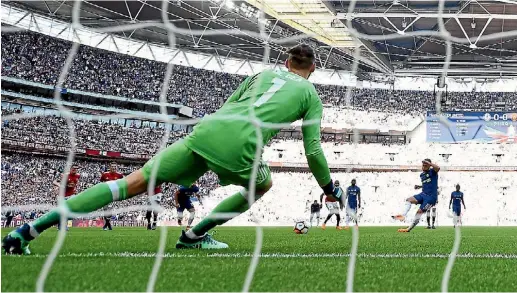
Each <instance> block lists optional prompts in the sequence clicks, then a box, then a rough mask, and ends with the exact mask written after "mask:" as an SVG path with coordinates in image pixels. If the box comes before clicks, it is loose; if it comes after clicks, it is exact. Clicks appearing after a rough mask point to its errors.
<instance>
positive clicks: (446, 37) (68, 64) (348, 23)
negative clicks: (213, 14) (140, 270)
mask: <svg viewBox="0 0 517 293" xmlns="http://www.w3.org/2000/svg"><path fill="white" fill-rule="evenodd" d="M359 2H360V1H355V0H353V1H350V3H349V6H348V7H349V8H348V13H347V14H346V18H345V19H342V20H341V21H342V24H343V27H342V29H343V30H344V31H346V32H347V33H349V34H350V35H351V36H352V37H354V38H357V39H363V40H370V41H381V42H384V41H390V40H397V39H400V38H407V37H435V38H439V39H441V40H443V41H444V42H445V49H446V56H445V63H444V66H443V70H442V72H441V80H445V79H446V77H447V74H448V69H449V63H450V60H451V57H452V51H453V44H455V43H459V44H472V42H474V41H487V40H499V39H501V38H503V37H504V38H507V37H515V36H517V30H515V31H507V32H504V33H494V34H487V35H483V36H480V37H479V38H478V37H477V36H476V37H475V38H474V37H472V38H470V39H467V38H457V37H454V36H452V35H451V34H450V33H449V32H448V31H447V29H446V27H445V19H444V18H443V17H442V16H441V15H442V14H443V13H444V11H445V1H443V0H441V1H438V12H437V14H438V17H437V23H438V29H437V30H414V31H406V30H396V31H395V32H393V33H383V34H380V35H368V34H364V33H361V32H359V31H357V30H356V29H354V27H355V26H354V25H353V21H354V18H355V16H354V14H355V13H356V12H357V11H358V10H357V9H356V7H357V5H358V4H359ZM257 3H259V5H258V6H257V7H256V8H257V9H258V10H259V11H260V13H259V21H258V32H257V31H245V30H237V29H228V30H227V29H224V30H223V29H219V30H218V29H213V30H188V31H187V30H185V29H181V28H178V27H177V26H175V25H174V22H171V21H170V19H169V15H168V13H167V11H168V10H170V9H171V8H170V7H171V6H172V5H174V4H173V3H170V2H169V1H162V7H161V8H162V19H157V20H152V21H142V22H135V23H129V24H124V25H118V26H116V25H113V26H108V27H104V28H90V27H87V25H83V24H82V23H81V21H80V8H81V5H82V2H81V1H75V2H74V4H73V11H72V21H71V27H72V29H73V30H79V29H88V30H95V31H98V32H102V33H117V32H130V31H133V30H135V29H143V28H146V27H160V28H162V29H163V30H165V31H166V32H167V37H168V46H170V48H171V49H174V48H176V37H177V36H178V35H192V37H201V36H217V35H221V34H231V35H234V36H239V35H246V36H253V37H255V38H259V39H262V40H264V50H263V56H264V57H263V65H264V67H265V68H273V67H276V64H272V63H271V62H270V58H269V56H270V45H271V44H275V45H283V44H291V43H293V42H300V43H301V42H303V41H304V40H306V39H307V38H311V37H315V36H314V35H308V34H298V35H295V36H292V37H288V38H282V39H275V38H270V37H269V35H270V32H269V31H268V29H267V28H266V26H265V23H266V21H265V19H266V18H269V17H268V16H267V15H266V14H265V13H264V12H263V11H265V9H264V8H265V6H266V5H267V1H257ZM4 12H6V10H5V9H4V8H3V13H4ZM5 17H6V16H5V15H2V18H3V19H4V18H5ZM336 21H339V20H337V19H336ZM11 24H13V26H12V27H4V28H3V31H2V34H8V33H15V32H17V31H20V30H24V29H27V28H28V27H20V25H21V23H11ZM34 25H37V23H34ZM28 29H31V28H28ZM32 29H33V28H32ZM83 41H84V40H80V38H77V41H76V42H74V43H73V45H72V46H71V48H70V50H69V52H68V55H67V58H66V61H65V63H64V66H63V67H62V70H61V72H60V75H59V78H58V80H57V83H56V87H55V92H54V105H55V107H56V109H58V110H59V112H60V113H61V116H62V117H64V118H65V119H66V122H67V125H68V131H69V138H70V148H69V151H68V155H67V161H66V165H65V168H64V170H63V172H64V173H68V172H69V171H70V169H71V167H72V165H73V162H74V159H75V157H76V152H77V143H76V129H75V126H74V122H73V121H72V119H73V118H75V117H77V114H76V113H74V112H73V111H72V110H71V109H70V107H67V106H66V105H65V104H64V101H63V98H62V95H63V93H62V91H61V89H63V88H64V82H65V80H66V79H67V76H68V74H69V73H70V70H71V68H72V63H73V62H74V58H76V57H77V53H78V50H79V47H80V46H81V45H82V44H81V43H80V42H83ZM41 49H42V50H45V48H41ZM363 50H364V48H363V46H361V45H360V42H357V45H356V46H355V47H354V48H352V51H353V53H352V57H353V61H352V75H356V74H357V72H358V68H359V67H360V64H361V62H363V61H364V59H365V58H366V57H364V56H365V54H362V53H363ZM173 68H174V64H173V63H172V62H169V63H168V64H167V67H166V73H165V77H164V79H163V84H162V86H161V92H160V95H159V99H158V101H159V103H160V104H161V106H160V114H159V115H155V117H154V119H155V120H157V121H161V122H164V123H165V124H166V125H167V126H166V127H165V129H170V128H171V126H170V125H172V124H176V125H177V124H185V125H195V124H196V122H197V120H196V119H191V120H181V121H180V120H172V119H170V118H169V114H168V113H167V108H166V107H165V105H166V104H167V103H168V101H167V92H168V90H169V88H170V87H169V84H170V81H171V76H172V72H173ZM346 86H347V87H346V91H347V92H346V98H345V100H344V101H343V102H344V105H343V106H346V107H352V106H353V105H352V92H353V90H354V89H355V87H356V86H359V85H358V84H357V82H356V84H355V85H352V86H349V85H348V84H347V85H346ZM446 93H447V91H446V90H443V87H439V88H437V89H436V91H435V95H434V96H435V99H436V103H435V105H436V108H435V109H436V113H437V117H439V118H438V120H439V121H438V122H439V123H441V124H443V125H445V127H447V128H448V129H449V130H450V131H451V134H452V136H455V135H456V134H455V133H452V128H451V126H450V125H449V122H448V120H447V119H445V118H443V116H441V115H440V113H441V112H442V107H443V106H444V105H445V104H444V100H446V98H447V97H446ZM249 113H250V115H249V116H243V117H227V119H235V120H240V121H244V120H245V121H249V122H251V123H252V124H253V125H254V127H255V128H256V134H257V138H258V139H257V152H256V157H255V163H254V165H253V172H252V175H251V176H250V178H256V175H257V172H258V167H259V163H260V161H261V155H262V152H261V150H262V148H263V147H264V146H263V145H262V143H261V141H262V139H261V136H262V132H261V129H262V128H264V127H267V128H276V129H281V128H288V127H290V124H276V125H272V124H270V123H267V122H265V121H260V120H259V119H258V118H257V117H256V116H255V115H254V108H253V107H251V105H250V110H249ZM43 115H45V114H42V113H31V114H27V113H19V114H10V115H7V116H4V117H3V120H4V121H6V120H8V121H13V120H23V119H26V118H32V117H36V116H43ZM105 117H109V118H117V117H120V118H130V117H131V118H139V116H138V115H134V114H132V115H128V114H127V113H122V114H117V115H110V116H105ZM144 118H147V117H144ZM434 122H436V121H434ZM317 123H320V121H303V125H309V124H317ZM354 133H355V134H356V135H354V136H353V143H354V144H358V143H359V135H358V130H357V129H354ZM169 135H170V132H169V131H165V134H164V136H163V137H162V139H161V145H160V148H159V149H160V150H161V149H164V148H165V147H166V146H167V142H168V141H169ZM158 166H159V164H154V168H153V171H152V172H151V179H150V184H149V186H148V194H149V195H153V194H154V188H155V186H156V176H157V171H158ZM348 172H351V170H348ZM255 183H256V182H255V180H251V181H250V182H249V186H248V189H249V192H248V201H249V203H250V204H253V202H254V201H255V189H256V186H255ZM65 188H66V182H65V181H64V180H63V182H61V185H60V189H59V194H60V197H59V201H58V208H59V209H60V213H61V216H62V217H61V225H62V226H65V225H66V221H67V218H69V217H99V216H101V215H109V214H117V213H121V212H128V211H141V210H146V209H148V208H152V209H154V210H157V211H160V210H162V208H161V207H160V206H159V205H157V204H150V205H133V206H130V207H124V208H118V209H112V210H108V211H102V212H93V213H88V214H80V213H72V212H71V211H70V210H68V208H67V206H66V204H65V200H64V194H65ZM150 202H151V203H154V201H150ZM5 208H10V207H4V209H5ZM15 208H16V209H17V210H27V211H28V210H32V209H35V208H38V209H47V208H48V206H41V205H36V206H35V205H27V206H17V207H15ZM234 216H235V214H220V215H217V217H221V218H232V217H234ZM251 217H252V219H251V220H252V222H253V223H254V226H255V227H256V228H255V229H256V236H255V237H256V239H255V248H254V251H253V255H252V257H251V261H250V265H249V268H248V272H247V274H246V278H245V280H244V282H243V285H242V291H243V292H248V291H249V290H250V286H251V284H252V281H253V277H254V274H255V271H256V268H257V265H258V263H259V262H260V256H261V249H262V243H263V230H262V226H261V219H260V218H258V217H256V216H253V215H251ZM159 231H160V240H159V248H158V251H157V252H156V260H155V262H154V266H153V269H152V273H151V275H150V276H149V281H148V285H147V291H149V292H151V291H153V290H154V288H155V284H156V280H157V275H158V272H159V270H160V265H161V262H162V259H163V256H164V254H165V244H166V238H167V228H166V227H165V226H162V227H159ZM352 231H353V237H352V249H351V251H350V260H349V262H348V269H347V277H346V278H347V281H346V286H345V284H344V288H346V290H347V292H352V291H353V283H354V281H353V280H354V269H355V260H356V257H357V250H358V246H359V245H360V241H359V231H358V230H355V229H352ZM455 231H456V235H455V237H456V238H455V242H454V247H453V248H452V253H451V255H450V258H449V262H448V264H447V266H446V268H444V275H443V281H442V291H444V292H445V291H447V286H448V279H449V276H450V273H451V270H452V267H453V264H454V260H455V255H456V253H457V251H458V249H459V245H460V230H459V228H458V229H456V230H455ZM65 237H66V232H65V230H64V229H61V230H60V232H59V233H58V237H57V239H56V242H55V244H54V246H53V248H52V250H51V252H50V253H49V254H48V256H47V258H46V262H45V264H44V266H43V267H42V269H41V273H40V275H39V278H38V280H37V286H36V290H37V291H38V292H43V291H44V290H45V281H46V279H47V276H48V274H49V272H50V270H51V268H52V265H53V263H54V261H55V259H56V257H57V256H58V255H59V253H60V250H61V248H62V246H63V243H64V240H65ZM35 281H36V280H35Z"/></svg>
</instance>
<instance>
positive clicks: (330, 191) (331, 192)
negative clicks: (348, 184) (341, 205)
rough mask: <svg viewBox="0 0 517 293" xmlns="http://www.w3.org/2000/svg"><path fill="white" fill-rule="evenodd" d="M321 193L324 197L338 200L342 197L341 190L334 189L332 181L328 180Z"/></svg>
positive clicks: (338, 188)
mask: <svg viewBox="0 0 517 293" xmlns="http://www.w3.org/2000/svg"><path fill="white" fill-rule="evenodd" d="M323 192H324V193H325V195H327V196H332V197H333V198H335V199H340V198H341V197H342V196H343V189H341V188H340V187H335V186H334V182H333V181H332V180H330V182H329V183H328V184H327V185H325V186H323Z"/></svg>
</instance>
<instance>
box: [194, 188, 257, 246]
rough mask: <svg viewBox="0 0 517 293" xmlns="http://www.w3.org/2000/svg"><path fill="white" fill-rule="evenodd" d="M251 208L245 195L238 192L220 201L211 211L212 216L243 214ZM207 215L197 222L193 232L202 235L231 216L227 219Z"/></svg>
mask: <svg viewBox="0 0 517 293" xmlns="http://www.w3.org/2000/svg"><path fill="white" fill-rule="evenodd" d="M248 209H249V205H248V200H247V199H246V198H245V196H244V195H243V194H242V193H241V192H238V193H236V194H234V195H232V196H230V197H228V198H227V199H225V200H223V201H222V202H221V203H219V204H218V205H217V206H216V207H215V209H214V210H213V211H212V213H210V216H212V215H215V214H217V213H239V214H242V213H244V212H245V211H247V210H248ZM210 216H209V217H207V218H205V219H203V220H202V221H201V222H199V224H197V225H196V226H195V227H194V228H192V230H191V231H192V232H193V233H194V234H196V235H197V236H202V235H204V234H205V233H206V232H208V231H209V230H210V229H212V228H214V227H215V226H217V225H222V224H224V223H226V222H228V221H229V220H231V219H229V218H225V219H217V218H210Z"/></svg>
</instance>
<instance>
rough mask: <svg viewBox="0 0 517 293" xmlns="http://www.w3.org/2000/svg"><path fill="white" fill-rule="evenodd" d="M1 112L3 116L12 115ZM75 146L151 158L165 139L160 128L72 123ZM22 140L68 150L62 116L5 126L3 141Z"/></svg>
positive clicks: (173, 135) (176, 133)
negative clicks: (149, 155) (146, 155)
mask: <svg viewBox="0 0 517 293" xmlns="http://www.w3.org/2000/svg"><path fill="white" fill-rule="evenodd" d="M12 112H13V111H11V110H4V109H2V115H7V114H10V113H12ZM72 121H73V123H74V130H75V137H76V145H77V147H78V148H82V149H94V150H102V151H116V152H121V153H131V154H154V153H155V152H156V151H157V150H158V148H159V147H160V144H161V143H162V139H163V137H164V135H165V131H164V129H163V128H160V127H140V128H136V127H125V126H122V125H119V124H110V123H107V122H103V121H98V120H81V119H73V120H72ZM184 135H185V132H183V131H171V132H170V133H169V144H170V143H173V142H174V141H176V140H178V139H179V138H181V137H183V136H184ZM4 138H6V139H13V140H17V141H19V140H22V141H24V142H27V143H40V144H47V145H55V146H65V147H66V146H70V129H69V127H68V125H67V123H66V120H65V118H63V117H61V116H39V117H31V118H24V119H14V120H10V121H7V122H4V125H3V127H2V139H4Z"/></svg>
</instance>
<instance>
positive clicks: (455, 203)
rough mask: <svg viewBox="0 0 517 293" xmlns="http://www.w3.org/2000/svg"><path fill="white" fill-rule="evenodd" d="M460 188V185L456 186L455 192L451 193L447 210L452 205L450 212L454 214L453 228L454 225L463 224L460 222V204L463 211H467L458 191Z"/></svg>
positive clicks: (461, 195)
mask: <svg viewBox="0 0 517 293" xmlns="http://www.w3.org/2000/svg"><path fill="white" fill-rule="evenodd" d="M460 188H461V187H460V185H459V184H457V185H456V191H453V192H452V193H451V201H450V202H449V209H450V208H451V205H452V212H453V214H454V227H456V223H460V224H461V225H463V223H462V222H461V204H463V208H464V209H467V208H466V207H465V201H464V199H463V192H461V191H460Z"/></svg>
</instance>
